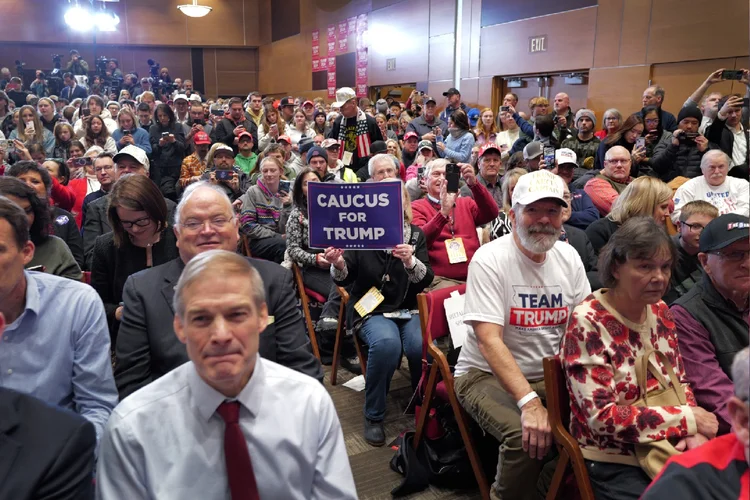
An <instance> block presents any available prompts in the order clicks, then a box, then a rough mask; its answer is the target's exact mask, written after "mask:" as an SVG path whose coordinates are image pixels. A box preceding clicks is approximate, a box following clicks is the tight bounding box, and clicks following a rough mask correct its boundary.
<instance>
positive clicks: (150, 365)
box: [115, 258, 323, 400]
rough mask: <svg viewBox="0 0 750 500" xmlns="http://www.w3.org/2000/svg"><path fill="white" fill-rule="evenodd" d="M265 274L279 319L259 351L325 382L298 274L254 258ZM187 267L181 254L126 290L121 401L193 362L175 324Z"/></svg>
mask: <svg viewBox="0 0 750 500" xmlns="http://www.w3.org/2000/svg"><path fill="white" fill-rule="evenodd" d="M249 261H250V263H251V264H252V265H253V267H255V269H257V270H258V272H259V273H260V276H261V278H263V287H264V288H265V291H266V303H267V304H268V314H269V316H272V317H273V318H274V320H273V322H272V323H271V324H269V325H268V326H267V327H266V329H265V330H263V332H262V333H261V334H260V345H259V348H258V352H259V353H260V355H261V356H262V357H263V358H265V359H268V360H271V361H274V362H276V363H279V364H282V365H284V366H286V367H288V368H291V369H293V370H297V371H298V372H300V373H304V374H306V375H310V376H311V377H314V378H316V379H318V380H319V381H321V382H322V381H323V370H322V368H321V366H320V362H319V361H318V360H317V359H316V358H315V356H313V354H312V348H311V346H310V340H309V339H308V337H307V335H306V332H305V324H304V322H303V321H302V314H301V313H300V310H299V309H298V308H297V297H296V295H295V293H294V286H293V285H292V274H291V273H290V272H289V271H288V270H286V269H284V268H283V267H281V266H279V265H278V264H274V263H273V262H268V261H264V260H259V259H249ZM184 268H185V265H184V264H183V262H182V260H181V259H179V258H177V259H174V260H172V261H171V262H167V263H166V264H162V265H160V266H157V267H154V268H151V269H146V270H145V271H141V272H139V273H136V274H134V275H132V276H130V277H129V278H128V279H127V281H126V282H125V288H124V290H123V292H122V297H123V302H124V303H125V307H124V309H123V316H122V322H121V323H120V331H119V333H118V335H117V347H116V349H115V352H116V356H117V364H116V365H115V383H116V384H117V390H118V391H119V392H120V400H122V399H124V398H125V397H126V396H128V395H129V394H131V393H133V392H135V391H136V390H138V389H140V388H141V387H143V386H145V385H148V384H149V383H150V382H153V381H154V380H156V379H157V378H159V377H161V376H162V375H164V374H166V373H168V372H170V371H171V370H173V369H175V368H177V367H178V366H180V365H182V364H183V363H185V362H187V361H188V360H189V358H188V355H187V351H186V350H185V345H184V344H183V343H182V342H180V341H179V340H178V339H177V336H176V335H175V333H174V329H173V326H172V322H173V320H174V309H173V308H172V299H173V298H174V287H175V286H176V285H177V281H178V280H179V279H180V274H182V270H183V269H184Z"/></svg>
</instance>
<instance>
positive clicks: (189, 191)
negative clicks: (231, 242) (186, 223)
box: [174, 181, 234, 232]
mask: <svg viewBox="0 0 750 500" xmlns="http://www.w3.org/2000/svg"><path fill="white" fill-rule="evenodd" d="M200 189H211V190H213V191H216V192H217V193H219V194H220V195H221V197H222V199H223V201H225V202H226V203H227V205H228V206H229V211H230V212H231V213H232V218H234V209H233V208H232V200H230V199H229V196H227V193H225V192H224V191H223V190H222V189H221V188H220V187H219V186H217V185H216V184H211V183H209V182H208V181H198V182H194V183H192V184H190V185H189V186H188V187H186V188H185V191H183V192H182V199H180V203H178V204H177V208H175V210H174V227H175V228H177V232H180V219H181V217H182V210H183V209H184V208H185V205H187V202H188V201H190V198H192V197H193V195H194V194H195V192H196V191H198V190H200Z"/></svg>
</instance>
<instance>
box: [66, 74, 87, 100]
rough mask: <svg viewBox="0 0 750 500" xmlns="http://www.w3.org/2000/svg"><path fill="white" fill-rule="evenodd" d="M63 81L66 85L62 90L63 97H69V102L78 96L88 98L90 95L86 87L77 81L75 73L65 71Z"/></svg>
mask: <svg viewBox="0 0 750 500" xmlns="http://www.w3.org/2000/svg"><path fill="white" fill-rule="evenodd" d="M63 82H64V83H65V87H63V89H62V90H61V91H60V97H61V98H62V99H67V101H68V102H71V101H72V100H73V99H78V98H81V99H86V96H87V95H88V94H87V93H86V89H85V88H83V87H81V86H80V85H78V83H76V80H75V77H74V76H73V73H65V74H64V75H63Z"/></svg>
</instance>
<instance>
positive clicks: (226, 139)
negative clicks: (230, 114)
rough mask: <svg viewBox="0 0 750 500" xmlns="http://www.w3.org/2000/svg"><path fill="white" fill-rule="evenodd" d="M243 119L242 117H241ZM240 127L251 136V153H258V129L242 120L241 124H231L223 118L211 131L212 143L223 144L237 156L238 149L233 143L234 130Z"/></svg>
mask: <svg viewBox="0 0 750 500" xmlns="http://www.w3.org/2000/svg"><path fill="white" fill-rule="evenodd" d="M243 118H244V116H243ZM240 125H242V126H243V127H245V130H247V131H248V132H250V133H251V134H252V135H253V151H254V152H256V153H257V152H258V127H257V126H256V125H255V122H254V121H252V120H248V119H247V118H244V119H243V120H242V121H241V122H237V123H235V122H233V121H232V120H231V119H230V118H223V119H222V120H221V121H220V122H219V123H217V124H216V127H214V129H213V139H214V142H223V143H224V144H226V145H227V146H229V147H230V148H232V151H234V154H235V156H236V155H237V152H238V148H237V145H236V144H235V143H234V129H235V128H237V127H239V126H240Z"/></svg>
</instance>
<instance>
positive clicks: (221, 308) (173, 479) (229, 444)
mask: <svg viewBox="0 0 750 500" xmlns="http://www.w3.org/2000/svg"><path fill="white" fill-rule="evenodd" d="M174 309H175V318H174V329H175V332H176V334H177V337H178V338H179V339H180V341H181V342H183V343H184V344H185V345H186V347H187V353H188V356H189V357H190V360H191V362H188V363H185V364H183V365H182V366H180V367H178V368H176V369H175V370H173V371H171V372H170V373H168V374H166V375H164V376H163V377H161V378H160V379H158V380H156V381H154V382H153V383H151V384H149V385H148V386H146V387H144V388H142V389H140V390H138V391H137V392H135V393H133V394H132V395H131V396H130V397H128V398H127V399H125V400H124V401H123V402H122V403H121V404H120V405H118V406H117V408H115V410H114V412H113V413H112V417H111V418H110V420H109V423H108V426H107V431H106V434H105V436H104V437H103V438H102V445H101V452H100V456H99V463H98V469H97V484H96V488H97V493H98V495H97V496H98V498H99V499H101V500H107V499H110V498H113V499H122V498H138V499H151V498H153V499H156V498H158V499H159V500H163V499H179V500H183V499H185V498H200V499H202V500H213V499H228V498H232V500H237V499H240V498H242V499H245V498H246V499H258V498H262V499H277V498H278V499H280V498H283V499H316V498H320V499H330V498H336V499H354V498H357V493H356V490H355V487H354V479H353V478H352V473H351V468H350V465H349V459H348V457H347V453H346V448H345V446H344V439H343V435H342V432H341V426H340V424H339V420H338V416H337V415H336V410H335V409H334V406H333V402H332V401H331V398H330V396H329V395H328V393H327V392H326V390H325V389H324V388H323V386H322V385H320V383H319V382H318V381H317V380H315V379H314V378H312V377H308V376H306V375H303V374H300V373H298V372H296V371H294V370H291V369H289V368H286V367H283V366H281V365H278V364H276V363H274V362H272V361H268V360H265V359H262V358H261V357H260V356H259V355H258V337H259V335H260V333H261V331H263V329H264V328H265V327H266V325H267V324H268V321H269V316H268V309H267V306H266V299H265V292H264V288H263V282H262V280H261V278H260V275H259V274H258V272H257V271H256V270H255V268H253V266H252V265H251V264H250V263H249V262H248V261H247V260H246V259H245V258H244V257H242V256H239V255H237V254H234V253H232V252H227V251H224V250H210V251H207V252H204V253H201V254H199V255H197V256H196V257H194V258H193V259H192V260H191V261H190V262H189V263H188V264H187V266H186V267H185V270H184V271H183V273H182V275H181V277H180V280H179V282H178V283H177V287H176V289H175V296H174ZM228 408H232V409H233V410H232V411H233V412H234V420H233V419H232V417H231V416H228V413H231V412H229V411H228ZM237 412H239V421H237ZM225 422H226V423H225ZM237 438H239V439H237ZM242 438H244V440H243V439H242ZM225 443H226V446H225ZM243 460H244V461H243Z"/></svg>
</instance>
